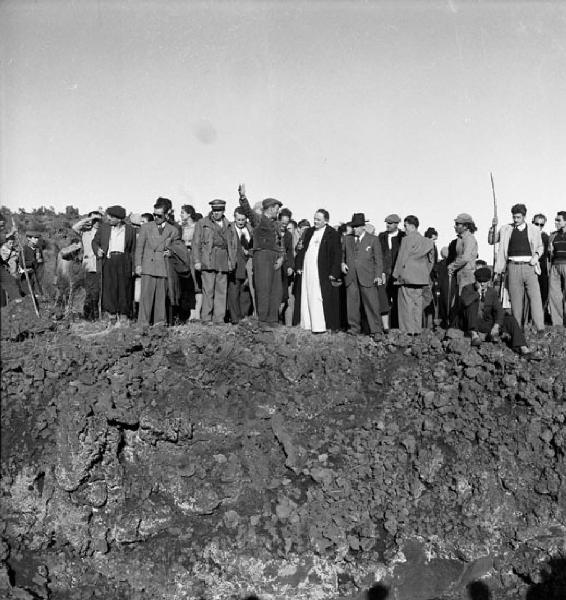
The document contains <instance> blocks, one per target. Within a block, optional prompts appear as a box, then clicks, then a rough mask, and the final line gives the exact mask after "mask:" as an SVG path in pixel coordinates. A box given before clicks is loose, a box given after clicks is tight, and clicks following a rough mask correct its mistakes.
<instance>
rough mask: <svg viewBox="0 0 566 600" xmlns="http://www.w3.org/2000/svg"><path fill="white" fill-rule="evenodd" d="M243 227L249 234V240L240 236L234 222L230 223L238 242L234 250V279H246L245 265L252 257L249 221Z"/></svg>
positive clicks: (251, 232) (251, 233)
mask: <svg viewBox="0 0 566 600" xmlns="http://www.w3.org/2000/svg"><path fill="white" fill-rule="evenodd" d="M245 228H246V230H247V231H248V233H249V234H250V240H249V241H248V240H247V239H246V238H244V239H243V240H242V239H241V238H240V230H239V229H238V226H237V225H236V223H232V229H233V231H234V234H235V237H236V240H237V242H238V243H237V250H236V271H235V272H234V277H235V278H236V279H246V277H247V276H248V272H247V269H246V267H247V264H248V261H249V260H251V258H252V253H251V249H252V247H253V230H252V228H251V225H250V224H249V223H246V224H245Z"/></svg>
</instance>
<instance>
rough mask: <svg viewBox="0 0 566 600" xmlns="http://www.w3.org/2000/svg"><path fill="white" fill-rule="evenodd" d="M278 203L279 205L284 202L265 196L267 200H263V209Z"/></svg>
mask: <svg viewBox="0 0 566 600" xmlns="http://www.w3.org/2000/svg"><path fill="white" fill-rule="evenodd" d="M276 204H278V205H279V206H283V202H280V201H279V200H276V199H275V198H265V200H262V201H261V206H262V208H263V210H267V209H268V208H269V207H270V206H275V205H276Z"/></svg>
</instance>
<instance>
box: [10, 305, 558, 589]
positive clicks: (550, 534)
mask: <svg viewBox="0 0 566 600" xmlns="http://www.w3.org/2000/svg"><path fill="white" fill-rule="evenodd" d="M26 311H27V308H26V306H25V305H24V304H20V305H18V306H16V307H9V308H8V309H3V314H2V325H3V327H2V337H3V340H2V360H3V371H2V390H1V391H2V464H1V468H2V473H1V474H2V480H1V488H2V516H3V519H2V525H1V530H0V534H1V542H0V565H1V568H0V593H1V594H3V597H7V598H19V599H34V598H45V599H48V598H51V599H59V598H60V599H63V598H64V599H75V598H76V599H77V600H79V599H80V600H83V599H87V598H125V599H142V598H143V599H147V598H154V599H159V600H161V599H163V600H165V599H167V600H173V599H180V598H187V599H195V600H196V599H206V600H212V599H221V598H222V599H226V598H246V597H250V596H251V595H255V596H257V597H258V598H260V599H261V600H264V599H265V600H268V599H271V600H276V599H277V600H283V599H291V598H293V599H296V600H307V599H308V600H316V599H317V598H318V599H329V600H331V599H336V600H338V599H341V600H350V599H352V600H353V599H360V600H361V599H362V598H371V597H373V598H376V597H385V596H384V595H383V594H386V593H387V591H386V590H388V593H389V597H390V598H392V599H393V598H394V599H398V600H431V599H434V598H437V599H441V598H443V599H446V600H448V599H460V598H467V597H468V595H467V594H470V593H471V592H470V590H471V589H472V587H473V586H474V585H476V586H478V585H480V586H484V587H485V589H486V590H487V589H489V593H490V594H491V596H492V598H494V599H497V598H501V599H503V598H521V597H527V598H529V600H532V599H534V598H539V597H540V598H553V597H555V598H559V597H561V598H563V597H564V596H559V595H558V594H561V593H562V592H561V591H560V590H564V588H563V587H562V588H561V587H560V586H563V585H564V572H566V568H565V566H566V562H565V559H566V541H565V540H566V458H565V456H566V455H565V452H566V432H565V424H564V421H565V418H566V401H565V398H566V369H565V367H566V339H565V336H564V333H563V330H558V329H557V330H553V331H550V332H549V334H548V336H547V337H546V338H544V339H540V340H537V341H536V342H534V343H536V345H537V346H538V348H539V350H540V351H541V353H542V354H543V360H541V361H538V362H534V361H533V362H527V361H525V360H524V359H522V358H520V357H518V356H516V355H515V354H513V353H512V352H511V351H510V350H508V349H507V348H505V347H502V346H500V345H494V344H488V343H486V344H484V345H483V346H482V347H481V348H479V349H473V348H470V345H469V341H468V340H467V339H464V338H463V337H462V336H461V335H459V333H458V332H450V335H449V337H448V339H441V338H440V336H436V335H434V334H432V333H425V334H423V336H422V338H421V339H418V340H410V339H408V338H405V337H403V336H401V335H392V336H390V338H389V339H387V340H386V341H384V342H379V343H376V342H374V341H371V340H369V339H365V338H360V339H355V338H350V337H348V336H344V335H342V334H338V335H335V336H313V335H311V334H310V333H306V332H302V331H298V330H296V329H288V328H281V329H279V330H277V331H275V332H274V333H270V332H263V331H259V330H257V328H256V327H255V325H254V323H253V322H252V321H249V322H243V324H241V325H240V326H238V327H231V326H226V327H217V328H211V327H203V326H198V325H190V326H187V327H177V328H170V329H166V328H159V327H155V328H152V329H140V328H138V327H137V326H132V327H130V328H124V329H114V330H111V331H102V330H100V327H98V328H97V326H96V325H94V326H92V327H91V328H90V329H89V328H88V327H87V326H86V325H81V324H78V325H73V324H71V325H69V324H64V323H63V322H56V321H53V320H50V319H44V320H37V319H35V317H33V316H31V315H30V314H29V312H26ZM561 574H562V575H561ZM561 577H562V579H561ZM380 589H381V590H382V591H383V594H382V596H379V595H378V594H379V593H381V592H379V590H380ZM372 590H373V592H372ZM372 594H373V596H372ZM528 594H530V596H529V595H528ZM536 594H538V595H536ZM541 594H542V595H541ZM544 594H546V595H544ZM552 594H556V595H555V596H553V595H552ZM477 597H480V596H477Z"/></svg>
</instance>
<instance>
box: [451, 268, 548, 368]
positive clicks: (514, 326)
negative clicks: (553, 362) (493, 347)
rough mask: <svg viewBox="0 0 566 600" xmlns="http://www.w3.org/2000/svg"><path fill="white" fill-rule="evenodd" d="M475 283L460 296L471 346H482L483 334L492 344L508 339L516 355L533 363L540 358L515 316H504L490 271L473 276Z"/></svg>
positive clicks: (463, 290)
mask: <svg viewBox="0 0 566 600" xmlns="http://www.w3.org/2000/svg"><path fill="white" fill-rule="evenodd" d="M474 276H475V283H469V284H468V285H466V286H464V288H463V289H462V292H461V294H460V306H461V310H462V313H463V314H462V316H463V322H464V328H465V331H466V332H467V333H469V334H470V337H471V338H472V346H476V347H477V346H480V345H481V340H480V336H479V334H480V333H485V334H487V335H488V336H489V337H490V338H491V340H492V341H498V340H499V339H508V340H509V345H510V346H511V348H512V349H513V350H514V351H515V352H518V353H519V354H521V355H522V356H525V357H526V358H530V359H539V358H540V357H539V356H538V355H537V354H536V353H535V352H533V351H532V350H531V349H530V348H529V347H528V346H527V341H526V339H525V335H524V333H523V330H522V329H521V327H520V326H519V323H517V320H516V319H515V317H513V316H512V315H508V314H505V311H504V310H503V306H502V305H501V302H500V300H499V297H498V294H497V291H496V290H494V289H493V287H492V286H491V285H490V281H491V271H490V270H489V269H488V268H487V267H482V268H480V269H477V270H476V271H475V273H474Z"/></svg>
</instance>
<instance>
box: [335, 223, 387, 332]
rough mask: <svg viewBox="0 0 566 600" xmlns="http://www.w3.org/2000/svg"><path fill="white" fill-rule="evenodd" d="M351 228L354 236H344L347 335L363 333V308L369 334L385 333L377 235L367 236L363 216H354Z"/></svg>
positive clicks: (380, 261)
mask: <svg viewBox="0 0 566 600" xmlns="http://www.w3.org/2000/svg"><path fill="white" fill-rule="evenodd" d="M350 225H351V227H352V229H353V233H352V234H350V235H346V236H344V240H343V244H342V273H344V283H345V285H346V306H347V312H348V326H349V330H348V333H350V334H353V335H356V334H359V333H361V331H362V328H361V324H362V315H361V310H362V307H363V310H364V312H365V314H366V318H367V323H368V327H369V333H370V335H372V336H376V335H378V334H380V333H381V332H382V331H383V325H382V322H381V315H380V297H379V291H378V286H379V287H382V286H383V285H384V284H385V281H386V275H385V267H384V263H383V255H382V252H381V244H380V243H379V239H378V238H377V236H375V235H371V234H369V233H367V231H366V228H365V225H366V220H365V216H364V214H363V213H355V214H354V215H353V217H352V221H351V223H350Z"/></svg>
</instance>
